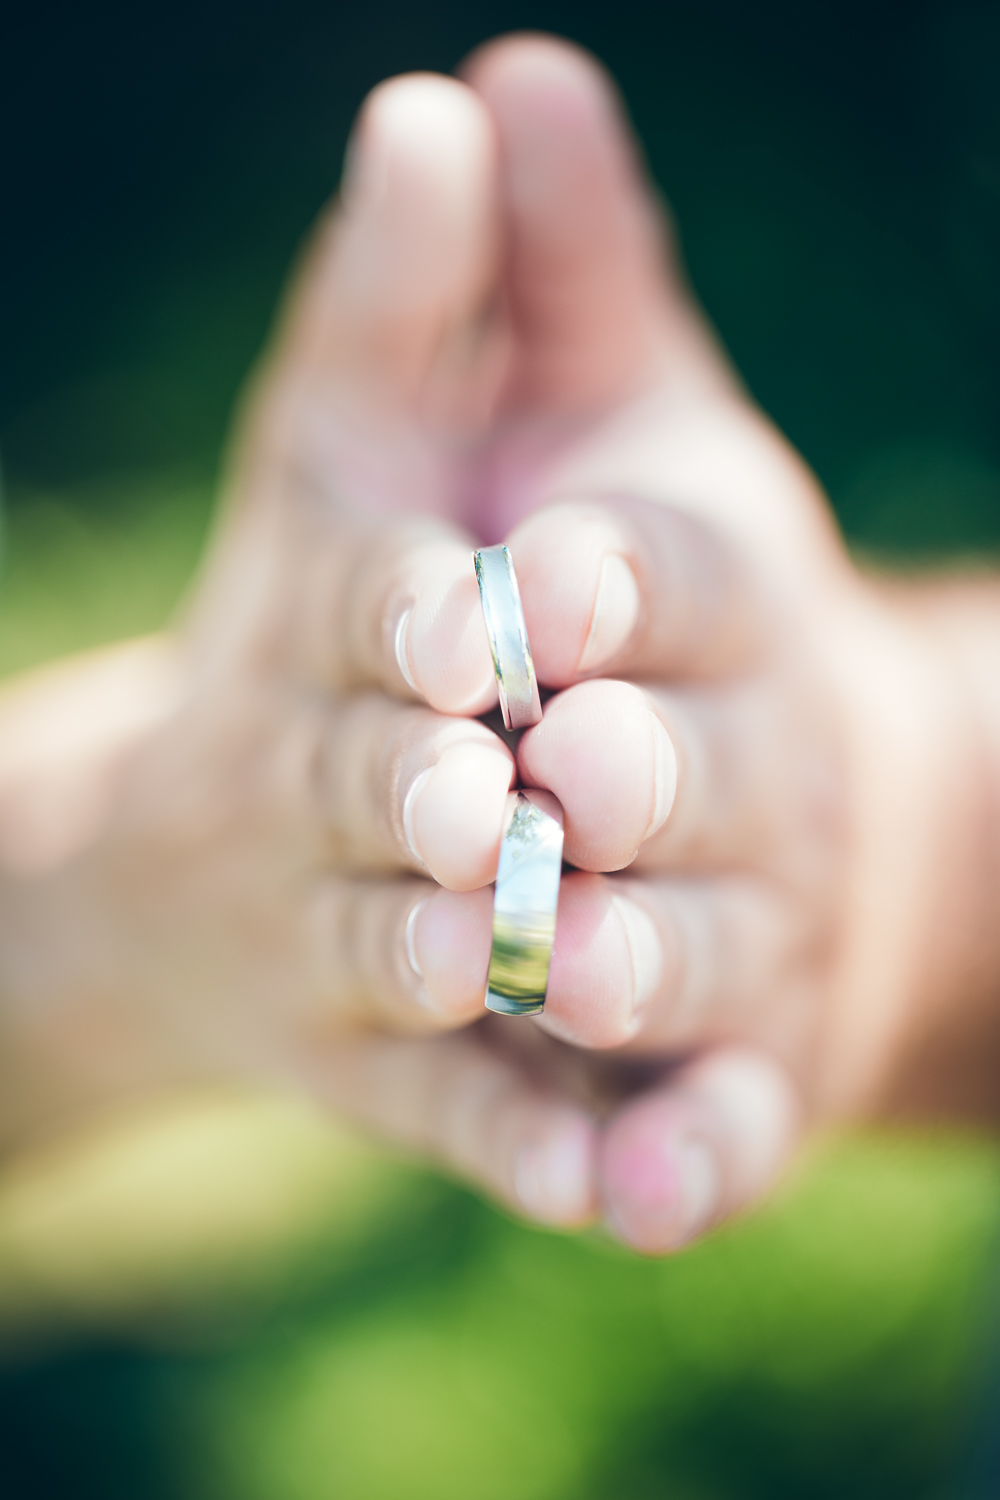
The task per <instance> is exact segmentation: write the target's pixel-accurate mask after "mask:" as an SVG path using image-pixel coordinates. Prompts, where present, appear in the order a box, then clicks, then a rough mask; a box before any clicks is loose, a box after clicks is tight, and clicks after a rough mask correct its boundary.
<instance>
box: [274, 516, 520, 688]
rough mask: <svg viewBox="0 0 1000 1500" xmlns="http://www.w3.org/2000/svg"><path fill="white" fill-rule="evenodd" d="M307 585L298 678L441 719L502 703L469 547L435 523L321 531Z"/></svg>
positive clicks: (312, 549)
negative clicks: (370, 691)
mask: <svg viewBox="0 0 1000 1500" xmlns="http://www.w3.org/2000/svg"><path fill="white" fill-rule="evenodd" d="M305 556H306V557H307V558H308V559H309V562H308V564H307V571H306V576H305V577H304V578H303V579H302V580H301V590H302V596H303V620H302V640H301V643H300V645H299V647H298V649H297V655H298V658H299V663H298V666H299V671H300V672H301V673H302V674H303V675H304V676H305V677H306V678H308V679H309V680H311V681H314V682H316V683H318V684H320V685H322V686H329V687H334V688H339V689H358V688H365V687H380V688H383V689H385V690H386V691H387V692H389V693H392V694H393V695H395V696H402V697H409V698H413V697H415V696H420V697H422V698H423V699H425V701H426V702H427V703H429V704H430V705H431V707H433V708H436V709H438V710H439V711H440V712H442V713H453V714H467V715H468V714H472V715H474V714H479V713H484V712H486V710H487V709H489V708H491V707H493V706H495V704H496V702H497V688H496V675H495V673H494V670H493V659H492V657H491V655H490V646H489V638H488V637H487V634H486V626H485V623H484V621H483V612H482V607H481V605H480V602H479V590H478V586H477V584H476V574H475V568H474V566H473V562H472V543H471V541H469V540H468V539H467V538H466V537H465V536H464V535H463V534H462V533H461V532H458V531H456V530H455V529H453V528H450V527H445V526H443V525H441V524H440V523H437V522H430V521H423V522H421V521H413V522H406V523H396V524H395V525H393V526H391V527H384V526H383V527H376V528H374V529H373V528H367V527H365V528H360V527H338V526H334V527H320V528H317V531H316V535H315V538H314V542H313V545H311V546H310V547H308V548H307V549H306V551H305Z"/></svg>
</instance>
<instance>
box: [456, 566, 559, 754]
mask: <svg viewBox="0 0 1000 1500" xmlns="http://www.w3.org/2000/svg"><path fill="white" fill-rule="evenodd" d="M472 556H473V561H474V562H475V565H476V579H477V581H478V583H479V597H480V599H481V600H482V605H483V615H484V617H485V620H486V634H487V635H488V636H489V638H490V650H491V652H492V653H493V670H494V672H495V673H496V677H497V688H498V689H499V692H500V712H501V713H502V714H503V722H504V728H505V729H530V728H531V726H532V724H538V723H540V722H541V718H542V705H541V702H540V700H539V697H538V684H537V682H536V681H535V667H534V663H533V662H532V660H531V648H530V646H529V645H528V628H527V626H526V625H525V623H524V610H523V609H522V608H521V595H520V593H519V592H518V587H517V578H516V576H515V574H514V564H513V563H512V562H511V557H510V552H509V550H508V548H506V547H503V546H498V547H482V548H481V549H480V550H479V551H478V552H474V553H473V555H472Z"/></svg>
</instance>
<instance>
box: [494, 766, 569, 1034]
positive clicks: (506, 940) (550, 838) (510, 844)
mask: <svg viewBox="0 0 1000 1500" xmlns="http://www.w3.org/2000/svg"><path fill="white" fill-rule="evenodd" d="M562 850H563V816H562V808H561V807H560V805H559V802H558V800H557V799H556V798H555V797H553V795H552V793H551V792H543V791H536V790H535V789H534V788H529V789H528V790H526V791H518V792H511V793H510V794H509V796H508V798H507V809H506V817H505V819H504V833H503V838H502V840H501V844H500V863H499V865H498V867H497V882H496V889H495V891H494V896H493V948H492V950H491V952H490V968H489V974H488V977H487V981H486V1005H487V1008H488V1009H489V1010H494V1011H498V1012H499V1013H500V1014H501V1015H506V1016H533V1015H537V1014H538V1012H539V1011H540V1010H542V1008H543V1007H544V1005H545V995H546V991H547V990H548V984H549V966H550V963H551V961H552V945H553V943H554V941H555V935H556V910H557V907H558V905H559V880H560V876H561V874H562Z"/></svg>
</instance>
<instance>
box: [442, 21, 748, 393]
mask: <svg viewBox="0 0 1000 1500" xmlns="http://www.w3.org/2000/svg"><path fill="white" fill-rule="evenodd" d="M463 71H464V74H465V76H466V77H467V78H468V80H469V82H470V83H471V84H472V86H473V87H474V88H475V89H476V91H477V92H478V93H479V94H480V96H481V97H482V99H483V100H484V102H485V103H486V104H487V106H488V107H489V110H490V113H491V114H492V116H493V119H494V121H495V122H496V129H497V134H498V137H499V141H500V153H501V168H500V172H501V191H502V193H503V198H504V203H505V207H506V210H507V216H508V226H509V228H508V232H509V239H510V245H511V249H510V266H509V271H508V273H507V295H508V299H509V302H510V308H511V317H512V321H513V325H514V335H515V367H514V371H513V373H512V382H513V395H514V398H515V399H516V400H518V401H519V402H520V403H522V404H524V405H526V406H531V407H532V408H534V409H537V408H538V407H539V406H541V407H546V406H547V407H549V408H552V407H556V408H576V409H580V408H583V409H590V408H593V407H594V406H599V405H602V404H605V403H606V402H608V401H615V400H618V399H620V398H621V397H622V396H623V395H625V394H628V393H630V392H631V391H632V390H634V389H635V387H636V386H637V385H638V384H641V383H642V382H643V381H644V380H645V379H647V378H648V377H649V375H650V374H651V373H652V372H653V371H654V370H656V369H658V368H660V367H662V366H663V364H664V362H665V361H668V362H673V364H675V365H677V366H678V367H681V366H682V367H683V376H684V380H685V382H686V383H687V384H688V385H697V384H701V385H704V384H710V385H714V384H717V383H718V382H719V380H720V379H722V378H726V379H727V378H728V377H725V376H724V374H723V366H722V361H721V359H720V358H719V356H718V354H717V352H716V350H715V348H714V345H713V343H712V341H711V339H710V338H709V337H708V336H707V335H706V334H705V333H704V332H703V330H702V328H701V327H700V326H699V323H698V320H697V319H695V317H694V316H693V315H692V312H691V308H690V302H689V299H688V297H687V295H686V293H685V292H684V290H683V288H682V286H681V283H680V279H679V278H678V276H677V275H676V273H670V274H667V272H666V267H667V253H666V237H665V235H664V232H663V225H662V222H661V215H660V213H659V212H658V210H657V208H656V206H655V205H654V203H653V199H652V195H651V193H650V190H649V187H648V184H647V182H646V180H645V176H644V173H643V172H642V169H641V167H640V165H639V162H638V160H637V151H636V147H635V144H634V141H633V139H632V137H631V133H630V131H629V129H628V127H627V125H626V123H625V120H624V116H623V112H622V108H621V104H620V101H619V99H618V96H617V93H616V92H615V90H614V87H613V85H612V83H611V82H610V80H609V78H608V77H607V75H606V74H605V73H604V71H603V69H601V68H600V66H599V65H598V64H597V63H596V62H595V61H594V59H593V58H591V57H590V56H588V55H587V54H586V53H584V52H583V51H581V50H580V49H579V48H576V47H573V46H570V45H568V44H567V43H565V42H560V41H556V40H555V39H553V38H546V37H539V36H520V37H510V38H507V39H505V40H503V41H500V42H494V43H491V44H489V45H488V46H486V47H484V48H483V49H481V50H480V51H478V52H476V53H474V54H473V56H472V58H471V59H470V60H469V62H468V63H467V64H466V66H465V68H464V70H463Z"/></svg>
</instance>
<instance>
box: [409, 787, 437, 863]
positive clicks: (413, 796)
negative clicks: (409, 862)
mask: <svg viewBox="0 0 1000 1500" xmlns="http://www.w3.org/2000/svg"><path fill="white" fill-rule="evenodd" d="M435 769H436V767H434V766H428V767H427V769H426V771H421V772H420V775H419V776H415V777H414V778H413V781H412V782H411V784H410V787H409V790H408V791H407V793H406V796H405V798H404V799H403V833H404V834H405V836H406V842H407V844H408V845H409V846H410V853H411V854H412V855H413V858H414V859H415V860H416V861H417V863H418V864H420V865H423V866H424V868H425V869H426V868H427V864H426V861H425V859H424V856H423V855H422V854H421V852H420V850H419V849H418V848H417V840H416V837H415V836H414V832H413V814H414V812H415V810H416V806H417V800H418V798H419V796H420V793H421V792H422V791H423V789H424V787H425V786H426V785H427V783H428V782H429V781H430V779H431V777H432V776H433V775H434V771H435Z"/></svg>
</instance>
